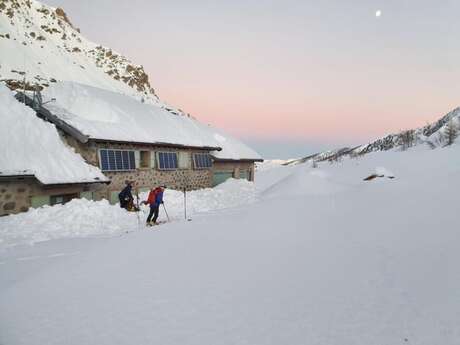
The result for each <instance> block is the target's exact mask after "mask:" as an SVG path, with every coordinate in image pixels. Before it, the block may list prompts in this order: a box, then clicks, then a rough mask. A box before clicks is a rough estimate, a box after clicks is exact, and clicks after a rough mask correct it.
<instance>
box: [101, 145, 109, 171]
mask: <svg viewBox="0 0 460 345" xmlns="http://www.w3.org/2000/svg"><path fill="white" fill-rule="evenodd" d="M101 169H102V170H103V171H104V170H109V159H108V156H107V150H101Z"/></svg>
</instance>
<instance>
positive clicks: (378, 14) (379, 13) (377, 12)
mask: <svg viewBox="0 0 460 345" xmlns="http://www.w3.org/2000/svg"><path fill="white" fill-rule="evenodd" d="M381 15H382V11H380V10H377V11H375V16H376V17H377V18H378V17H380V16H381Z"/></svg>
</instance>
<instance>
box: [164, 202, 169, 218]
mask: <svg viewBox="0 0 460 345" xmlns="http://www.w3.org/2000/svg"><path fill="white" fill-rule="evenodd" d="M163 208H164V210H165V213H166V217H167V218H168V222H169V221H170V220H169V215H168V211H166V206H165V203H163Z"/></svg>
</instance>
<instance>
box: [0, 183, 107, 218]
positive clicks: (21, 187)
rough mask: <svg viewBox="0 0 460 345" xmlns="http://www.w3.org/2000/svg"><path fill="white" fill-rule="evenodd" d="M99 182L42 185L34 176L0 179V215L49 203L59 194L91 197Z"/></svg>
mask: <svg viewBox="0 0 460 345" xmlns="http://www.w3.org/2000/svg"><path fill="white" fill-rule="evenodd" d="M100 187H101V184H91V185H80V184H78V185H59V186H44V185H42V184H40V183H39V182H38V181H37V180H36V179H35V178H20V177H19V178H12V179H10V180H5V179H4V180H2V181H0V216H4V215H8V214H15V213H19V212H25V211H27V210H28V209H29V208H30V207H40V206H43V205H49V204H50V203H51V201H52V198H53V197H54V198H56V197H61V196H65V195H67V196H72V197H85V198H88V199H93V194H94V193H95V191H96V190H97V189H98V188H100Z"/></svg>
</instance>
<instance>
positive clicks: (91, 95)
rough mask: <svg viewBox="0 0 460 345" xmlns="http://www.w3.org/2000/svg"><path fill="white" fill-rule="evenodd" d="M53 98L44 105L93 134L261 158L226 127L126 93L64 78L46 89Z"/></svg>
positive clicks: (223, 156)
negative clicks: (207, 123)
mask: <svg viewBox="0 0 460 345" xmlns="http://www.w3.org/2000/svg"><path fill="white" fill-rule="evenodd" d="M52 99H54V101H52V102H49V103H46V104H44V107H45V108H46V109H47V110H49V111H50V112H51V113H52V114H53V115H55V116H57V117H58V118H59V119H60V120H62V121H64V122H65V123H67V124H68V125H70V126H72V127H74V128H75V129H77V130H78V131H80V132H81V133H82V134H83V135H85V136H87V137H88V138H89V139H93V140H107V141H120V142H136V143H150V144H169V145H179V146H187V147H199V148H209V149H214V151H213V155H214V156H215V157H216V158H217V159H231V160H252V159H254V160H259V159H261V157H260V156H259V155H258V154H257V153H256V152H255V151H254V150H252V149H251V148H249V147H248V146H246V145H245V144H243V143H242V142H240V141H239V140H237V139H235V138H233V137H231V136H229V135H227V134H224V133H223V132H222V131H221V130H217V129H215V128H213V127H211V126H209V125H206V124H203V123H201V122H199V121H197V120H196V119H194V118H192V117H189V116H185V115H175V114H172V113H171V112H169V111H167V110H165V109H164V108H162V107H160V106H157V105H154V104H147V103H142V102H140V101H138V100H136V99H134V98H132V97H129V96H126V95H123V94H119V93H116V92H111V91H107V90H104V89H99V88H95V87H92V86H88V85H83V84H78V83H74V82H58V83H56V84H53V85H52V86H50V87H49V88H47V89H45V91H44V92H43V100H44V101H45V102H47V101H49V100H52Z"/></svg>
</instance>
